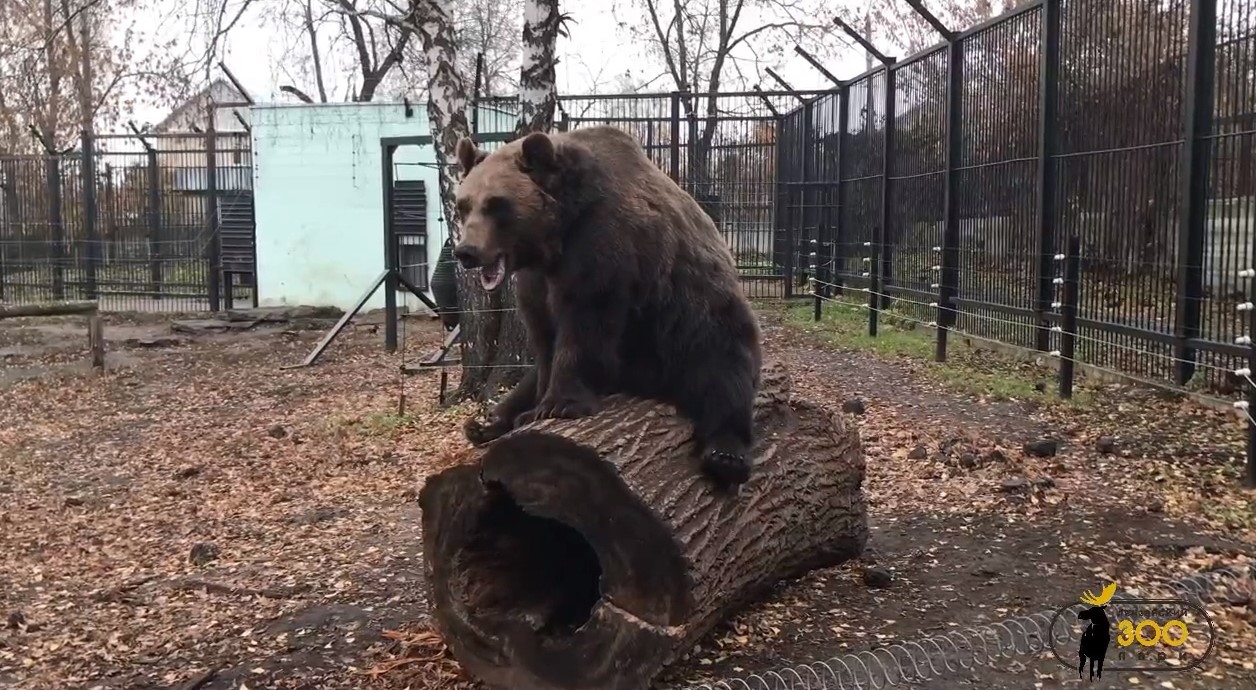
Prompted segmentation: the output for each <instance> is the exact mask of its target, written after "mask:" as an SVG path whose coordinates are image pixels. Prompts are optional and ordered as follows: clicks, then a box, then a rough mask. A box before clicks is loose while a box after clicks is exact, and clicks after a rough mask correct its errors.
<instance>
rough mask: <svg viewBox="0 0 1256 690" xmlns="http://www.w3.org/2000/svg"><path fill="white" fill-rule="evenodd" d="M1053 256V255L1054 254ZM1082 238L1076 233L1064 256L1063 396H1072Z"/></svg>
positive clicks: (1061, 360)
mask: <svg viewBox="0 0 1256 690" xmlns="http://www.w3.org/2000/svg"><path fill="white" fill-rule="evenodd" d="M1053 260H1054V257H1053ZM1081 274H1082V240H1081V238H1080V237H1078V236H1077V235H1073V236H1072V237H1070V238H1069V240H1068V254H1067V255H1066V256H1065V257H1064V284H1063V287H1064V295H1063V296H1062V298H1061V305H1060V321H1061V322H1062V323H1061V324H1060V397H1061V398H1065V399H1068V398H1071V397H1073V376H1074V370H1073V362H1074V354H1075V349H1076V344H1077V304H1078V302H1079V301H1080V299H1081V289H1082V287H1081Z"/></svg>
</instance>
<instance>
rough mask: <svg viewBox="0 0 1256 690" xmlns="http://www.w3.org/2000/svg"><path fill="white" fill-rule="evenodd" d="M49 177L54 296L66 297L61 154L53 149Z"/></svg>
mask: <svg viewBox="0 0 1256 690" xmlns="http://www.w3.org/2000/svg"><path fill="white" fill-rule="evenodd" d="M46 173H47V178H48V225H49V226H50V228H51V229H52V258H53V262H54V263H53V267H52V298H53V299H54V300H63V299H65V264H66V259H67V255H66V247H65V224H64V222H63V220H62V208H61V156H59V155H57V153H56V152H55V151H53V150H51V149H49V151H48V158H47V164H46Z"/></svg>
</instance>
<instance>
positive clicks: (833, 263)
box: [829, 84, 850, 295]
mask: <svg viewBox="0 0 1256 690" xmlns="http://www.w3.org/2000/svg"><path fill="white" fill-rule="evenodd" d="M837 108H838V113H837V156H836V158H837V161H836V163H837V164H836V165H835V166H834V167H835V168H836V170H834V171H833V175H834V177H835V178H836V179H835V180H834V187H833V195H834V199H833V206H832V208H831V211H830V212H831V213H832V217H833V218H834V221H833V234H832V241H833V243H832V244H831V245H830V246H829V276H831V278H830V280H829V282H831V283H833V294H834V295H841V294H842V289H843V287H845V285H846V281H845V279H844V274H845V270H844V269H845V267H846V251H845V240H846V238H845V237H843V235H844V234H845V231H846V226H845V224H844V223H842V214H843V213H845V212H846V190H845V187H844V185H843V184H842V173H843V171H844V170H845V168H846V165H845V163H846V128H847V127H848V126H849V125H850V112H849V110H850V87H849V86H847V85H845V84H843V85H842V86H841V88H839V89H838V92H837Z"/></svg>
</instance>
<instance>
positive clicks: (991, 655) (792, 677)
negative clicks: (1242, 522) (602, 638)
mask: <svg viewBox="0 0 1256 690" xmlns="http://www.w3.org/2000/svg"><path fill="white" fill-rule="evenodd" d="M1243 586H1246V587H1247V588H1248V589H1249V591H1248V592H1247V593H1246V594H1245V596H1246V595H1250V593H1251V588H1253V587H1256V571H1253V570H1252V569H1251V568H1249V567H1247V566H1238V567H1224V568H1219V569H1216V570H1210V571H1206V572H1201V573H1195V574H1192V575H1189V576H1187V577H1185V578H1182V579H1180V580H1175V581H1173V582H1169V583H1167V584H1164V585H1162V586H1161V588H1160V589H1162V590H1163V591H1165V592H1166V593H1172V595H1173V596H1176V597H1178V598H1180V599H1183V600H1185V601H1188V602H1190V603H1192V604H1197V605H1201V606H1202V605H1204V604H1208V603H1213V602H1216V601H1225V600H1227V598H1228V597H1229V595H1230V594H1231V592H1232V591H1234V589H1236V588H1239V587H1243ZM1057 616H1058V617H1059V621H1060V623H1061V624H1059V625H1055V626H1054V630H1053V626H1052V621H1053V620H1055V619H1056V617H1057ZM1076 624H1077V612H1076V611H1075V610H1073V609H1072V608H1069V609H1066V610H1063V611H1059V610H1056V609H1052V610H1048V611H1041V612H1038V613H1034V614H1029V615H1025V616H1018V617H1015V618H1010V619H1007V620H1003V621H999V622H997V623H992V624H989V625H983V626H978V627H969V628H963V629H957V630H953V631H950V632H946V633H941V634H937V635H932V636H929V637H925V638H922V639H919V640H914V641H909V642H898V643H895V644H892V645H889V646H887V647H880V648H877V649H874V650H871V651H869V650H865V651H861V652H855V653H851V654H845V655H842V656H839V657H834V658H832V659H828V660H826V661H816V662H813V663H810V664H802V665H797V666H792V667H789V668H784V669H779V670H775V671H768V672H765V673H759V674H754V675H749V676H746V677H744V678H737V679H731V680H721V681H715V682H711V683H705V684H701V685H689V686H683V687H684V689H685V690H848V689H851V690H853V689H856V688H858V689H859V690H866V689H872V690H878V689H880V688H886V687H892V686H898V685H903V684H907V683H921V682H925V681H929V680H933V679H936V678H939V677H942V676H944V675H947V674H953V673H958V672H961V671H965V670H970V669H973V668H976V667H978V666H984V667H993V666H994V665H995V664H996V663H998V662H999V661H1002V660H1004V659H1010V658H1013V657H1016V656H1027V655H1031V654H1039V653H1041V652H1044V651H1046V650H1048V649H1050V647H1049V646H1048V639H1047V637H1048V635H1050V634H1051V633H1052V632H1054V642H1055V644H1057V645H1060V644H1066V643H1069V642H1073V641H1076V640H1077V639H1079V638H1080V637H1081V634H1080V632H1077V631H1076V628H1077V625H1076Z"/></svg>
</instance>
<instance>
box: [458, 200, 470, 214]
mask: <svg viewBox="0 0 1256 690" xmlns="http://www.w3.org/2000/svg"><path fill="white" fill-rule="evenodd" d="M455 210H457V211H458V217H459V218H466V217H467V216H468V215H470V213H471V200H470V199H468V198H466V197H463V198H461V199H459V200H458V203H457V207H456V209H455Z"/></svg>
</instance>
